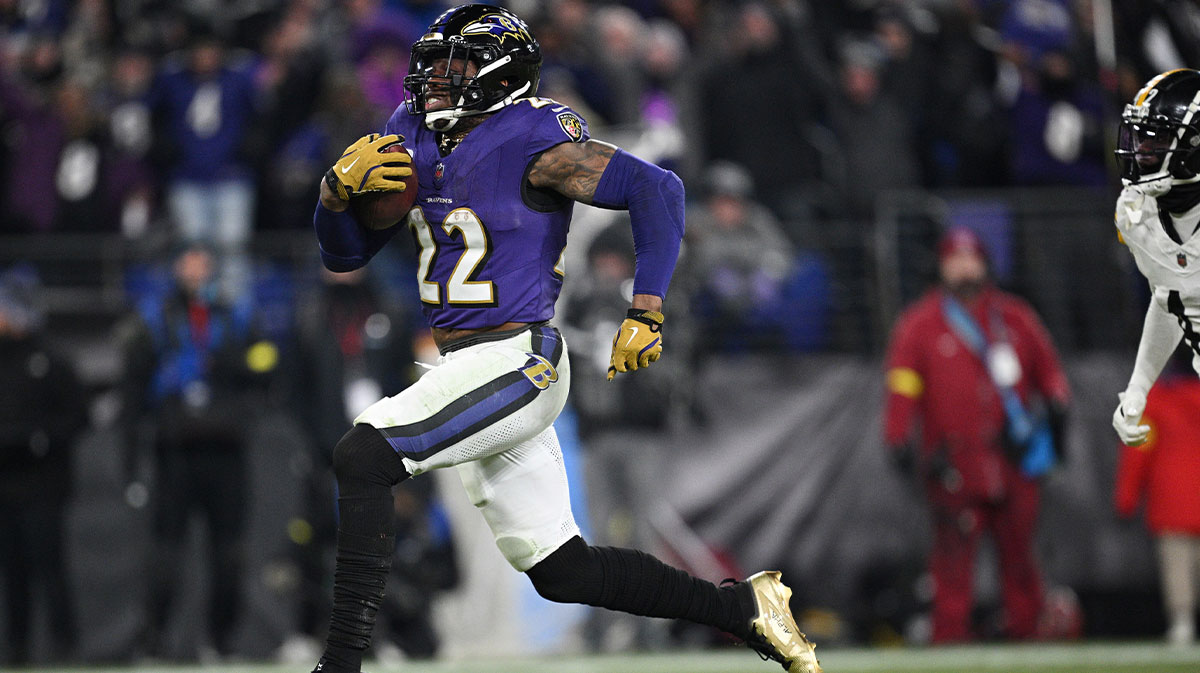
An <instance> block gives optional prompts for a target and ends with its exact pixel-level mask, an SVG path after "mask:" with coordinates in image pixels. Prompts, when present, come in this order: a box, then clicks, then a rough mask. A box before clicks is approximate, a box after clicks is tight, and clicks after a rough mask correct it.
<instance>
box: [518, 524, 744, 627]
mask: <svg viewBox="0 0 1200 673" xmlns="http://www.w3.org/2000/svg"><path fill="white" fill-rule="evenodd" d="M527 574H528V575H529V579H530V580H531V581H532V582H533V586H534V588H535V589H537V592H538V593H539V594H540V595H541V596H542V597H544V598H546V599H547V600H551V601H555V602H558V603H584V604H586V605H593V606H596V607H602V608H608V609H610V610H619V611H621V612H628V613H630V614H634V615H640V616H643V617H670V618H677V619H686V620H688V621H692V622H696V623H698V624H707V625H709V626H715V627H717V628H719V629H721V630H723V631H726V632H728V633H731V634H733V635H735V636H737V637H739V638H743V639H744V638H745V637H746V635H747V633H748V624H749V621H750V619H751V618H752V617H753V616H754V597H753V595H752V594H751V593H750V588H749V585H748V584H746V583H745V582H737V583H736V584H731V585H727V586H721V587H718V586H717V585H715V584H713V583H712V582H708V581H705V580H702V579H698V578H696V577H692V576H691V575H689V574H688V573H686V572H684V571H682V570H680V569H678V568H673V567H671V566H669V565H667V564H665V563H663V562H662V561H660V560H658V559H657V558H655V557H654V556H651V555H650V554H647V553H646V552H643V551H639V550H636V549H619V548H616V547H590V546H588V545H587V543H585V542H584V541H583V539H582V538H580V537H573V538H571V539H570V540H568V541H567V542H566V543H565V544H564V545H563V546H562V547H559V548H558V549H557V550H556V551H555V552H554V553H553V554H551V555H550V556H548V557H546V558H545V559H543V560H542V561H541V562H540V563H538V564H537V565H535V566H534V567H532V568H530V569H529V571H528V573H527Z"/></svg>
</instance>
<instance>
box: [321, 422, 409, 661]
mask: <svg viewBox="0 0 1200 673" xmlns="http://www.w3.org/2000/svg"><path fill="white" fill-rule="evenodd" d="M333 467H334V473H335V474H336V475H337V482H338V519H339V520H338V534H337V565H336V566H335V568H334V571H333V612H332V614H331V615H330V617H329V636H328V638H327V639H326V643H325V654H324V655H323V656H322V657H321V661H320V663H318V664H317V668H316V669H314V672H319V673H359V669H360V667H361V666H362V656H363V651H364V650H366V649H367V646H368V645H370V644H371V631H372V630H373V629H374V627H375V613H376V612H378V611H379V605H380V603H381V602H382V601H383V595H384V586H385V585H386V583H387V576H388V571H389V570H390V569H391V567H392V557H393V556H394V555H395V553H396V523H395V518H396V515H395V508H394V505H393V504H392V490H391V487H392V486H393V485H394V484H397V483H399V482H400V481H402V480H403V479H406V478H407V477H408V472H407V471H406V470H405V469H404V464H403V463H402V462H401V461H400V456H399V455H397V454H396V452H395V451H394V450H393V449H392V447H391V445H389V444H388V443H387V440H385V439H384V438H383V436H382V435H380V434H379V431H378V430H376V429H375V428H372V427H371V426H369V425H356V426H354V428H352V429H351V430H350V432H347V433H346V435H345V436H344V437H342V439H341V440H340V441H339V442H338V444H337V446H336V447H335V448H334V452H333Z"/></svg>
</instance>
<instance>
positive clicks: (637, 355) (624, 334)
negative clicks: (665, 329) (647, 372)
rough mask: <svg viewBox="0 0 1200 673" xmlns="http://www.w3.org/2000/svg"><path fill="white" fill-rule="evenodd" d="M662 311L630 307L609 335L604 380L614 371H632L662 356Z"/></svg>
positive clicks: (611, 377) (609, 377) (609, 378)
mask: <svg viewBox="0 0 1200 673" xmlns="http://www.w3.org/2000/svg"><path fill="white" fill-rule="evenodd" d="M662 324H663V314H661V313H659V312H658V311H646V310H644V309H640V308H631V309H629V310H628V311H627V312H626V313H625V320H624V321H622V322H621V328H620V329H618V330H617V335H616V336H615V337H613V347H612V359H611V360H609V364H608V380H609V381H611V380H613V377H614V376H616V375H617V372H632V371H636V370H637V369H638V368H639V367H649V366H650V363H651V362H654V361H655V360H657V359H658V358H659V357H661V356H662Z"/></svg>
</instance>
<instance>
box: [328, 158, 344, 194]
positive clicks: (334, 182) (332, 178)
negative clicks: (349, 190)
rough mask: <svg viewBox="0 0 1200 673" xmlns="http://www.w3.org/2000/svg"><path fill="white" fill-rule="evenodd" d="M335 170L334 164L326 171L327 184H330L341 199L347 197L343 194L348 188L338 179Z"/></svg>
mask: <svg viewBox="0 0 1200 673" xmlns="http://www.w3.org/2000/svg"><path fill="white" fill-rule="evenodd" d="M333 171H334V169H333V167H332V166H330V167H329V170H327V171H325V184H326V185H329V188H330V189H332V190H333V193H334V194H336V195H337V197H338V198H339V199H347V197H346V196H343V194H344V193H345V192H346V188H345V186H343V185H342V183H341V182H340V181H339V180H338V179H337V173H334V172H333Z"/></svg>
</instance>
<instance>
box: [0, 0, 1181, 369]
mask: <svg viewBox="0 0 1200 673" xmlns="http://www.w3.org/2000/svg"><path fill="white" fill-rule="evenodd" d="M445 7H446V4H445V1H444V0H421V1H415V0H414V1H409V2H404V1H401V0H345V1H334V0H261V1H258V2H251V3H243V2H238V3H235V2H219V1H208V2H205V1H200V0H196V1H194V2H159V1H154V0H107V1H106V0H87V1H77V2H70V1H68V0H37V1H34V0H6V1H5V2H3V3H0V34H2V36H3V39H2V40H0V47H2V51H0V128H2V129H3V134H2V143H0V172H3V174H4V176H5V180H4V183H3V184H4V187H3V189H2V190H0V231H4V232H38V233H49V232H79V231H90V232H97V231H99V232H112V233H117V232H120V234H121V235H123V236H124V237H125V238H126V239H127V240H129V241H131V242H136V243H139V244H142V245H143V246H147V247H148V249H152V250H162V249H163V248H162V246H163V241H172V242H177V241H186V242H195V241H201V242H205V243H207V244H209V245H211V246H213V247H214V248H215V249H216V250H217V251H218V252H219V253H220V257H221V261H220V266H221V275H222V285H223V288H224V290H225V291H227V292H229V293H239V292H243V291H245V290H246V289H247V288H248V287H250V286H251V284H252V282H253V280H252V275H253V260H252V258H251V254H252V248H253V242H254V240H255V235H256V233H258V232H263V231H269V230H297V231H301V230H305V229H307V228H308V227H309V226H310V221H311V214H312V209H313V201H314V194H315V191H316V190H315V187H314V184H315V180H316V178H317V177H318V176H319V175H320V174H321V172H322V170H323V169H324V168H325V167H326V166H327V165H328V164H329V163H330V161H331V160H332V159H333V158H334V157H336V156H337V155H338V154H339V152H340V151H341V150H342V148H344V147H345V146H346V145H347V144H349V143H350V142H351V141H353V140H354V139H355V138H357V137H358V136H359V135H361V134H362V133H364V132H366V131H368V130H371V129H378V128H380V127H381V126H382V123H383V121H384V120H385V119H386V118H387V116H388V115H389V114H390V113H391V112H392V110H394V109H395V107H396V105H397V104H399V103H400V102H401V101H402V100H403V98H404V95H405V93H404V90H403V86H402V81H403V77H404V75H405V74H406V72H407V53H408V46H409V45H410V44H411V42H412V40H413V39H414V38H415V37H417V36H418V35H419V34H420V33H421V32H422V30H423V28H424V27H425V26H427V25H428V24H429V22H430V21H431V20H432V19H433V18H434V17H435V16H436V15H437V14H438V13H439V12H441V11H442V10H443V9H445ZM512 9H514V10H515V11H517V12H518V13H519V14H520V15H522V16H523V17H525V18H527V20H528V21H529V23H530V25H531V27H532V29H533V32H534V35H535V36H536V37H537V38H538V39H539V41H540V42H541V45H542V50H543V54H544V60H545V64H544V66H543V69H542V83H541V89H540V91H539V93H540V95H542V96H546V97H551V98H555V99H558V100H560V101H562V102H565V103H568V104H570V105H572V106H573V107H574V108H575V109H576V110H578V111H580V112H581V113H583V114H584V116H585V117H587V119H588V121H589V123H590V125H591V126H592V128H593V129H594V132H595V133H596V135H597V136H598V137H602V138H603V137H605V136H606V135H607V136H608V137H610V138H617V139H620V140H628V142H624V143H623V144H625V145H627V146H629V145H632V146H633V149H635V150H636V151H638V152H639V154H641V155H643V156H648V157H651V158H652V159H654V160H655V161H657V162H658V163H660V164H662V165H664V166H667V167H670V168H672V169H674V170H676V172H678V173H679V174H680V175H681V176H682V177H683V179H684V181H685V184H686V185H687V186H688V195H689V200H690V202H691V203H692V204H693V205H694V211H695V212H694V217H690V218H689V221H690V222H695V223H696V224H695V226H694V227H692V228H691V230H690V232H689V242H690V243H694V244H695V245H693V246H690V247H691V249H692V250H693V251H694V252H695V255H694V258H692V259H691V260H690V261H692V262H695V263H694V264H692V265H691V266H692V267H693V268H694V269H695V270H696V273H695V274H693V275H694V278H691V279H690V280H692V281H694V282H691V283H689V284H688V292H689V295H688V297H687V298H688V300H689V301H688V303H689V304H694V305H695V309H696V310H695V312H696V314H697V315H698V316H699V317H700V318H701V319H705V320H708V321H709V322H710V323H711V322H712V321H716V320H719V321H720V325H721V330H722V331H724V332H726V333H723V334H720V335H717V336H715V337H714V339H715V340H716V343H701V344H699V346H700V347H703V348H707V347H728V348H736V347H745V346H747V343H746V342H747V341H748V340H757V341H759V342H763V341H765V342H767V345H770V346H775V347H780V346H782V347H785V348H797V349H802V350H803V349H812V348H820V347H823V346H827V345H829V342H830V340H831V337H830V334H829V332H830V330H829V328H828V325H827V324H826V323H827V322H828V320H827V318H826V317H825V316H824V315H823V313H822V312H821V311H820V310H816V311H813V312H812V313H811V314H809V315H804V316H786V318H780V317H779V314H780V311H779V310H778V308H779V303H778V302H780V301H781V300H783V299H786V298H788V297H789V296H790V295H789V293H791V294H792V295H794V294H795V293H797V292H805V293H806V297H805V298H806V299H808V300H811V301H813V302H814V305H816V306H820V305H821V303H822V301H825V302H828V301H831V300H832V299H831V298H832V297H834V296H835V293H836V288H831V287H830V286H829V285H830V284H829V283H826V287H825V289H824V290H822V289H821V284H820V283H819V282H818V283H816V285H815V289H809V290H800V289H797V288H800V287H810V288H812V287H814V286H813V285H812V283H811V282H810V281H812V280H813V279H814V278H816V279H820V278H822V277H829V276H830V275H832V277H834V278H835V279H836V278H841V277H844V276H846V275H847V274H849V273H851V272H852V270H853V269H856V268H857V264H860V262H857V261H856V260H857V259H858V258H860V257H861V256H862V255H863V252H864V251H863V250H862V249H861V246H863V245H864V243H863V242H862V240H861V239H863V238H864V237H865V235H866V232H867V231H869V222H870V221H871V218H872V217H873V216H874V214H875V212H876V208H877V205H878V199H879V197H880V195H881V194H883V193H886V192H888V191H889V190H903V189H913V188H919V189H952V188H976V187H981V188H986V187H1005V186H1065V185H1072V186H1087V187H1092V188H1096V189H1098V190H1103V189H1104V188H1106V187H1110V186H1111V185H1112V184H1114V180H1113V177H1112V171H1111V167H1110V165H1111V163H1112V162H1111V161H1110V159H1109V152H1108V149H1109V145H1110V144H1111V142H1112V140H1111V136H1112V134H1113V131H1112V129H1113V128H1115V125H1114V120H1115V115H1116V113H1117V112H1118V111H1119V109H1120V106H1121V105H1123V103H1124V102H1126V101H1128V100H1129V99H1130V98H1131V97H1132V95H1133V93H1134V92H1136V90H1137V88H1138V87H1139V86H1140V85H1141V83H1143V82H1144V81H1146V79H1148V78H1149V76H1151V75H1153V74H1154V73H1157V72H1160V71H1162V70H1165V69H1167V68H1171V67H1178V66H1179V65H1182V64H1189V63H1190V64H1195V63H1197V62H1200V54H1198V53H1197V52H1198V51H1200V47H1197V45H1198V44H1200V35H1197V34H1196V33H1197V30H1198V29H1197V28H1196V26H1197V25H1200V22H1197V20H1196V14H1197V11H1198V10H1197V9H1196V7H1195V5H1194V3H1191V2H1188V1H1187V0H1119V1H1117V2H1112V3H1109V2H1091V1H1087V0H953V1H952V0H928V1H926V2H893V1H889V0H876V1H871V0H861V1H859V2H846V3H843V2H819V1H806V0H762V1H751V2H736V3H735V2H719V1H705V0H661V1H658V0H638V1H634V2H629V3H601V2H589V1H588V0H556V1H553V2H539V1H537V0H518V1H517V2H515V3H514V6H513V7H512ZM35 195H36V196H35ZM833 229H836V233H832V234H831V233H830V231H831V230H833ZM732 240H738V241H742V242H743V243H744V245H739V244H735V245H727V244H726V243H728V242H729V241H732ZM766 241H770V242H771V243H772V244H773V245H772V247H773V249H774V250H775V251H776V252H775V253H774V258H773V259H771V260H769V261H768V262H766V263H762V264H757V263H756V264H753V265H752V266H754V267H755V268H754V269H753V270H748V269H746V266H747V264H746V262H747V251H748V250H749V251H752V250H753V249H755V248H756V247H757V246H761V245H762V244H763V243H764V242H766ZM831 241H837V243H836V244H835V243H832V242H831ZM154 246H158V247H154ZM833 247H836V250H833V251H832V252H831V248H833ZM688 261H689V260H685V264H684V266H685V269H686V268H687V267H688V266H689V264H688ZM751 288H752V289H751ZM735 304H736V305H737V306H738V307H739V308H738V309H737V311H736V313H737V315H733V314H731V311H730V307H731V306H732V305H735ZM675 311H676V312H678V311H679V307H676V308H675ZM763 316H774V318H768V319H767V320H766V322H767V323H774V324H769V325H768V327H769V329H767V330H765V331H766V332H768V336H766V337H763V336H762V332H763V331H764V330H763V322H764V321H763V319H762V318H763ZM823 320H824V322H823ZM748 325H754V326H755V330H754V332H755V333H756V334H755V335H751V334H746V333H744V332H747V331H748V330H747V329H746V328H747V326H748ZM731 331H732V332H736V333H733V334H729V333H728V332H731ZM750 345H756V344H750ZM757 345H763V344H762V343H759V344H757ZM834 345H835V346H839V347H840V346H843V345H845V344H841V343H838V344H834ZM857 345H860V344H850V346H851V347H854V346H857Z"/></svg>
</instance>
